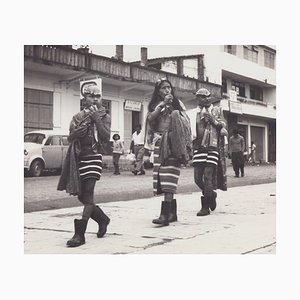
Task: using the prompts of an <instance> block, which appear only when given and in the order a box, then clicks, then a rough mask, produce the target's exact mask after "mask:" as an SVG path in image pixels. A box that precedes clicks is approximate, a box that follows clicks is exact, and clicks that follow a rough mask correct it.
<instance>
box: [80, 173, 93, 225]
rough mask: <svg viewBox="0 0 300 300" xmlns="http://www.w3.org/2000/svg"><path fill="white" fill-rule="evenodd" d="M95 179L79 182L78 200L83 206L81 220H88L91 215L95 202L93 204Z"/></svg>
mask: <svg viewBox="0 0 300 300" xmlns="http://www.w3.org/2000/svg"><path fill="white" fill-rule="evenodd" d="M95 184H96V179H95V178H87V179H85V180H83V181H82V182H81V195H80V197H78V200H79V201H80V202H81V203H82V204H83V205H84V208H83V212H82V219H83V220H88V219H89V218H90V216H91V214H92V213H93V210H94V207H95V202H94V189H95Z"/></svg>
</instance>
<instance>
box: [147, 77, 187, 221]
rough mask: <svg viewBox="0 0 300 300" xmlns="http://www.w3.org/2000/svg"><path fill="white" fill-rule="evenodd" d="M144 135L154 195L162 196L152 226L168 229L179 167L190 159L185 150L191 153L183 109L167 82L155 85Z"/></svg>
mask: <svg viewBox="0 0 300 300" xmlns="http://www.w3.org/2000/svg"><path fill="white" fill-rule="evenodd" d="M145 132H146V134H145V141H146V142H145V145H146V147H147V148H148V149H150V150H151V149H154V164H153V191H154V195H160V194H163V195H164V200H163V201H162V203H161V212H160V216H159V218H157V219H154V220H153V221H152V222H153V223H154V224H158V225H161V226H167V225H169V223H170V222H174V221H177V203H176V199H174V194H175V193H176V190H177V184H178V179H179V176H180V164H181V163H185V162H186V160H188V159H189V153H188V150H187V146H189V147H190V148H189V149H191V133H190V124H189V119H188V117H187V115H186V114H185V107H184V105H183V103H182V102H181V101H180V100H178V99H177V97H176V96H175V94H174V90H173V87H172V84H171V83H170V81H169V80H167V79H166V78H164V79H161V80H158V81H157V82H156V84H155V88H154V92H153V94H152V99H151V101H150V103H149V105H148V114H147V119H146V130H145Z"/></svg>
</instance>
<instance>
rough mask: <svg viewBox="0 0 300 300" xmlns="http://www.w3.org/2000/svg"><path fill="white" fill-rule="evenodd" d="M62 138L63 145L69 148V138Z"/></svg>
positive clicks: (64, 136)
mask: <svg viewBox="0 0 300 300" xmlns="http://www.w3.org/2000/svg"><path fill="white" fill-rule="evenodd" d="M61 138H62V144H63V145H64V146H68V145H69V144H70V143H69V141H68V136H66V135H63V136H62V137H61Z"/></svg>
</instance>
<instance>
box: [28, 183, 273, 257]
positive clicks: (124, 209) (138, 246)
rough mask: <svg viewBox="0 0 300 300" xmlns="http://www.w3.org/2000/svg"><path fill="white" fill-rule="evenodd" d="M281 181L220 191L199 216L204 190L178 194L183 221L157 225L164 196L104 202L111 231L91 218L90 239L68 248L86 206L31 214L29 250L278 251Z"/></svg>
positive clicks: (134, 251)
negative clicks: (100, 232) (213, 203)
mask: <svg viewBox="0 0 300 300" xmlns="http://www.w3.org/2000/svg"><path fill="white" fill-rule="evenodd" d="M275 193H276V184H275V183H268V184H260V185H254V186H253V185H252V186H242V187H233V188H230V189H228V191H227V192H223V191H218V207H217V209H216V210H215V211H214V212H212V213H211V214H210V215H209V216H206V217H197V216H196V213H197V211H198V210H199V208H200V201H199V198H200V193H199V192H195V193H189V194H178V195H177V203H178V204H177V205H178V222H174V223H171V224H170V226H166V227H157V226H156V225H154V224H152V219H153V218H156V217H157V216H158V215H159V212H160V201H161V197H152V198H146V199H139V200H132V201H118V202H109V203H104V204H103V205H102V208H103V210H104V211H105V212H106V213H107V214H108V215H109V217H110V218H111V223H110V225H109V227H108V232H107V234H106V235H105V236H104V238H102V239H98V238H97V237H96V234H95V233H96V231H97V224H96V223H95V222H94V221H93V220H90V221H89V223H88V227H87V232H86V235H85V237H86V244H84V245H82V246H80V247H77V248H67V247H66V246H65V245H66V242H67V240H68V239H70V238H71V237H72V235H73V219H74V218H80V213H81V211H82V208H81V207H72V208H64V209H56V210H47V211H39V212H31V213H25V214H24V216H25V220H24V226H25V229H24V232H25V236H24V253H25V254H29V253H31V254H42V253H44V254H74V253H77V254H78V253H82V254H246V253H266V254H271V253H272V254H275V253H276V228H275V227H276V226H275V225H276V194H275Z"/></svg>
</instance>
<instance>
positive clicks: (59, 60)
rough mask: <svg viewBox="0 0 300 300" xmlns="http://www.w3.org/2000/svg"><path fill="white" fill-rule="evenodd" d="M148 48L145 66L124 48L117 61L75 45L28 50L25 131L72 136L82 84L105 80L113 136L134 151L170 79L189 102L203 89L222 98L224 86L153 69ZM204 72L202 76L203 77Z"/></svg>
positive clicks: (143, 56) (118, 48)
mask: <svg viewBox="0 0 300 300" xmlns="http://www.w3.org/2000/svg"><path fill="white" fill-rule="evenodd" d="M146 50H147V49H145V48H142V51H141V62H140V63H138V64H133V63H126V62H124V61H123V46H116V55H115V56H114V57H112V58H108V57H104V56H100V55H95V54H92V53H89V51H88V49H87V48H84V49H77V50H75V49H73V48H72V46H61V45H59V46H55V45H49V46H39V45H26V46H24V132H25V133H26V132H28V131H31V130H35V129H55V128H59V129H61V130H64V131H66V132H68V128H69V123H70V120H71V118H72V116H73V115H74V114H75V113H77V112H78V111H79V109H80V81H82V80H88V79H93V78H97V77H100V78H101V79H102V92H103V99H104V100H103V103H104V105H105V107H106V109H107V110H108V111H109V113H110V115H111V119H112V125H111V129H112V132H111V135H113V134H114V133H118V134H119V135H120V137H121V140H123V141H124V144H125V150H128V149H129V146H130V142H131V135H132V133H133V131H134V129H135V126H136V125H137V124H141V125H143V124H144V120H145V117H146V114H147V106H148V103H149V101H150V98H151V95H152V92H153V89H154V85H155V83H156V81H157V80H158V79H160V78H163V77H167V78H168V79H169V80H170V82H171V83H172V84H173V86H174V88H175V90H176V94H177V96H178V97H179V98H180V99H181V100H182V101H183V102H184V103H189V100H190V99H192V98H194V93H195V91H197V89H199V88H201V87H206V88H208V89H209V90H210V91H211V93H212V95H214V97H215V98H217V99H219V100H220V99H221V97H222V94H221V91H222V86H221V84H215V83H210V82H207V81H204V80H202V79H198V78H188V77H186V76H184V75H182V74H174V73H172V72H168V70H167V69H166V70H158V69H156V68H153V67H148V65H147V52H146ZM201 72H202V71H199V73H200V74H201Z"/></svg>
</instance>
